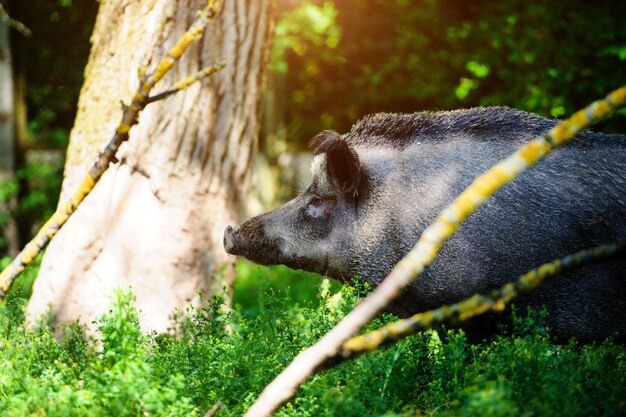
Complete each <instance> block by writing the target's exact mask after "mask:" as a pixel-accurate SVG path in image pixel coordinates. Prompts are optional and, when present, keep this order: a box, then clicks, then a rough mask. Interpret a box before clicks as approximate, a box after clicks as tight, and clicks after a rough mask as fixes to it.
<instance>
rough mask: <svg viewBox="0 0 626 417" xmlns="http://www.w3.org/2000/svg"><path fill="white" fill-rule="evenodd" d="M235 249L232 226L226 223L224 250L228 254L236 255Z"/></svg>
mask: <svg viewBox="0 0 626 417" xmlns="http://www.w3.org/2000/svg"><path fill="white" fill-rule="evenodd" d="M234 249H235V236H234V233H233V227H232V226H230V225H228V226H226V230H224V250H225V251H226V253H228V254H230V255H237V254H236V253H235V251H234Z"/></svg>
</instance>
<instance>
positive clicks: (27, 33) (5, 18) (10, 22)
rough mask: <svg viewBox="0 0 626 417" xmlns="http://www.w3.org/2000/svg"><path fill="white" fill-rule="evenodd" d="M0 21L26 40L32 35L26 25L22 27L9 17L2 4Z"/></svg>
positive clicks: (21, 24) (0, 6)
mask: <svg viewBox="0 0 626 417" xmlns="http://www.w3.org/2000/svg"><path fill="white" fill-rule="evenodd" d="M0 20H2V21H3V22H4V23H5V24H6V25H7V26H9V27H12V28H13V29H15V30H17V31H18V32H20V33H21V34H22V35H24V36H26V37H27V38H29V37H30V36H31V35H32V34H33V32H32V31H31V30H30V29H29V28H27V27H26V25H24V24H23V23H22V22H20V21H17V20H15V19H13V18H12V17H11V16H9V14H8V13H7V11H6V10H5V9H4V6H3V5H2V4H0Z"/></svg>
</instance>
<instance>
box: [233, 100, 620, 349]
mask: <svg viewBox="0 0 626 417" xmlns="http://www.w3.org/2000/svg"><path fill="white" fill-rule="evenodd" d="M555 123H556V122H555V121H552V120H547V119H544V118H541V117H538V116H536V115H532V114H529V113H524V112H521V111H517V110H513V109H509V108H505V107H487V108H475V109H468V110H455V111H448V112H424V113H414V114H385V113H382V114H375V115H371V116H368V117H365V118H364V119H362V120H361V121H359V122H358V123H356V124H355V125H354V127H353V128H352V129H351V130H350V132H348V133H347V134H345V135H342V136H340V135H339V134H337V133H335V132H332V131H325V132H322V133H320V134H319V135H318V136H317V137H316V138H314V141H313V145H314V146H315V155H316V156H315V160H314V163H313V170H314V172H313V174H314V177H313V182H312V184H311V186H310V187H309V188H308V189H307V190H305V191H304V192H303V193H302V194H301V195H300V196H298V197H296V198H295V199H294V200H292V201H290V202H289V203H287V204H286V205H284V206H283V207H280V208H279V209H277V210H275V211H273V212H271V213H266V214H264V215H261V216H258V217H255V218H254V222H251V221H248V222H246V223H244V224H243V225H242V226H241V228H240V229H237V230H234V231H232V230H227V233H226V234H225V244H226V243H228V245H227V247H228V248H229V252H230V253H236V254H242V255H244V256H246V257H247V258H249V259H252V260H254V261H257V262H260V263H264V264H272V263H284V264H286V265H288V266H291V267H296V268H304V269H307V270H310V271H314V272H318V273H322V274H326V275H328V276H331V277H334V278H337V279H340V280H344V279H349V278H351V277H352V276H354V275H357V276H359V277H361V278H362V279H363V280H365V281H367V282H369V283H370V284H371V285H373V286H376V285H378V284H379V283H380V282H381V281H382V280H383V279H384V277H385V276H386V275H387V274H388V273H389V271H390V270H391V269H392V268H393V266H394V265H395V264H396V262H398V261H399V260H400V259H401V258H402V257H403V256H404V255H405V254H406V253H407V252H408V251H409V250H410V249H411V248H412V247H413V246H414V245H415V243H416V242H417V240H418V238H419V236H420V235H421V233H422V231H423V230H424V228H426V227H427V226H428V224H430V223H431V222H432V221H433V220H434V219H435V217H436V215H437V213H439V212H440V211H441V210H442V209H443V208H444V207H445V206H447V205H448V204H449V203H451V202H452V200H453V198H454V197H455V196H456V195H458V194H459V193H460V192H461V191H462V190H463V189H464V188H465V187H467V186H468V185H469V184H470V183H471V181H472V180H473V179H474V178H476V177H477V176H478V175H480V174H481V173H482V172H483V171H485V170H486V169H488V168H489V167H491V166H493V165H494V164H495V163H497V162H498V161H499V160H501V159H502V158H504V157H506V156H508V155H510V154H511V153H512V152H514V151H515V150H516V149H517V148H519V147H520V146H521V145H522V144H523V143H526V142H528V141H530V140H531V139H533V138H534V137H536V136H537V135H539V134H540V133H542V132H544V131H546V130H547V129H550V128H551V127H553V126H554V125H555ZM625 167H626V136H623V135H604V134H598V133H592V132H589V131H586V132H583V133H581V134H580V135H579V137H577V138H576V139H575V140H574V141H573V142H572V143H571V144H568V145H567V146H565V147H563V148H561V149H558V150H556V151H555V152H554V153H553V154H551V155H550V156H548V157H547V158H546V160H545V161H543V162H541V163H540V164H539V165H538V166H536V167H534V168H532V169H531V170H530V171H528V172H526V173H524V174H522V175H521V176H520V177H519V178H518V179H517V180H515V181H514V182H512V183H511V184H508V185H507V186H505V187H504V188H503V189H501V190H500V191H498V192H497V193H496V195H495V196H494V197H493V198H492V199H490V200H488V201H487V202H486V204H485V205H484V206H483V207H482V208H481V209H480V210H478V212H476V213H475V214H474V215H472V216H470V218H469V219H468V220H467V221H466V223H465V224H464V225H463V226H462V227H461V229H460V230H459V232H458V233H457V234H456V235H455V236H453V237H452V238H451V239H450V240H449V241H448V242H447V243H446V244H445V245H444V247H443V248H442V250H441V252H440V254H439V255H438V257H437V259H436V260H435V261H434V262H433V264H432V265H430V266H429V267H428V268H427V270H426V272H425V273H424V275H423V276H422V277H420V278H419V279H418V280H416V281H415V282H414V283H413V284H412V285H411V286H410V287H409V288H408V289H407V290H406V291H405V293H404V294H403V295H402V296H401V297H400V299H398V300H397V301H396V302H395V303H394V305H393V306H392V307H391V311H393V312H395V313H397V314H399V315H402V316H406V315H408V314H413V313H416V312H420V311H425V310H428V309H431V308H435V307H439V306H441V305H443V304H449V303H452V302H457V301H459V300H461V299H463V298H467V297H469V296H471V295H473V294H475V293H477V292H485V291H488V290H490V289H492V288H495V287H497V286H500V285H502V284H504V283H505V282H507V281H511V280H513V279H515V278H516V277H518V276H519V275H521V274H523V273H525V272H527V271H528V270H530V269H532V268H534V267H536V266H538V265H540V264H542V263H545V262H548V261H550V260H552V259H554V258H557V257H561V256H564V255H567V254H570V253H573V252H576V251H578V250H581V249H584V248H587V247H591V246H595V245H598V244H601V243H608V242H611V241H617V240H626V168H625ZM251 225H255V228H256V227H260V228H262V230H263V239H255V238H254V236H256V234H255V233H248V232H246V229H247V228H248V227H250V226H251ZM242 236H247V237H248V238H247V239H242V238H241V237H242ZM235 241H236V242H235ZM233 242H235V243H236V245H235V244H234V243H233ZM268 242H269V243H268ZM270 243H271V244H270ZM516 304H517V305H518V306H520V307H522V308H525V306H531V307H535V308H541V306H543V305H545V306H547V308H548V325H549V326H550V327H551V330H552V334H553V335H554V336H557V337H559V338H561V339H567V338H569V337H572V336H574V337H577V338H579V339H583V340H598V339H602V338H605V337H607V336H609V335H611V334H613V333H614V332H615V333H618V335H620V336H621V337H625V336H626V259H623V258H622V259H616V260H612V261H609V262H604V263H602V264H597V265H589V266H585V267H583V268H580V269H578V270H576V271H573V272H569V273H567V274H564V275H563V276H561V277H558V278H553V279H550V280H548V281H547V282H546V283H544V284H543V285H542V286H541V287H540V288H539V289H537V290H536V291H535V292H533V293H530V294H528V295H526V296H524V297H522V298H520V299H519V300H518V301H517V303H516ZM495 322H496V320H494V319H493V318H491V317H488V318H486V319H485V318H479V319H478V320H473V321H472V323H470V325H469V328H470V330H471V332H472V333H473V334H474V335H482V334H486V333H489V332H491V331H493V327H494V326H493V325H494V323H495Z"/></svg>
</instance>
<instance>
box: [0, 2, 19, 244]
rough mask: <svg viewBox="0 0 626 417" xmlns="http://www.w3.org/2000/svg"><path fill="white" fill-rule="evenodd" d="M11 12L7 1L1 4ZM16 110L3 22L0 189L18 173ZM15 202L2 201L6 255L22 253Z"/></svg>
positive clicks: (0, 25)
mask: <svg viewBox="0 0 626 417" xmlns="http://www.w3.org/2000/svg"><path fill="white" fill-rule="evenodd" d="M0 4H2V5H3V6H4V8H5V10H6V9H7V8H8V7H7V6H8V0H2V1H0ZM14 115H15V113H14V110H13V70H12V64H11V47H10V44H9V28H8V27H7V25H6V24H5V23H4V22H3V21H2V20H0V187H1V186H2V184H3V183H4V182H5V181H7V180H9V179H10V178H12V177H13V175H14V170H15V123H14V120H15V118H14ZM14 204H15V201H14V199H13V198H11V199H9V200H8V201H3V199H2V197H0V234H2V236H3V238H4V240H5V244H6V249H7V252H8V253H9V254H11V255H15V254H16V253H17V251H18V250H19V248H18V246H19V242H18V238H17V227H16V225H15V221H14V220H13V219H12V217H11V209H12V208H13V207H12V206H14Z"/></svg>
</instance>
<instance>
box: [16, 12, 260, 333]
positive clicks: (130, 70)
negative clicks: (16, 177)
mask: <svg viewBox="0 0 626 417" xmlns="http://www.w3.org/2000/svg"><path fill="white" fill-rule="evenodd" d="M203 5H204V0H167V1H156V0H142V1H137V0H135V1H129V0H101V2H100V10H99V14H98V18H97V21H96V27H95V29H94V35H93V37H92V44H93V46H92V50H91V55H90V58H89V63H88V65H87V68H86V71H85V83H84V85H83V89H82V92H81V96H80V99H79V106H78V114H77V118H76V122H75V125H74V128H73V130H72V133H71V136H70V146H69V148H68V151H67V162H66V167H65V179H64V183H63V190H62V194H61V201H65V199H66V198H67V196H68V195H69V194H71V193H72V192H73V190H74V189H75V188H76V187H77V185H78V183H79V182H80V181H81V180H82V176H83V174H84V172H85V171H86V170H87V169H88V168H89V166H90V165H91V164H92V163H93V161H94V160H95V158H96V156H97V154H98V152H99V151H100V150H101V149H102V148H103V147H104V145H105V143H106V142H107V141H108V140H109V138H110V136H111V134H112V132H113V130H114V129H115V127H116V124H117V122H118V121H119V118H120V117H121V111H120V107H119V106H120V104H119V103H120V100H129V99H130V97H131V94H132V92H133V91H134V90H135V89H136V87H137V82H138V81H137V68H138V67H139V66H140V65H142V64H145V63H146V62H147V63H149V64H150V65H154V64H155V63H156V62H157V60H158V58H159V57H160V56H162V55H163V54H164V53H165V52H166V51H167V50H168V49H169V48H170V47H171V46H172V44H173V43H174V42H175V41H176V39H177V38H178V37H179V36H180V35H181V34H182V33H183V32H184V31H185V30H186V29H187V27H188V25H189V24H190V23H191V22H192V21H193V20H194V17H195V12H196V11H197V10H199V9H200V7H201V6H203ZM271 9H272V2H271V1H270V0H262V1H251V0H248V1H246V0H226V1H225V3H224V8H223V11H222V13H221V14H220V15H219V16H218V18H217V19H216V20H215V21H214V22H213V23H212V24H211V27H210V28H209V29H208V30H207V33H206V34H205V36H204V38H203V39H202V40H201V41H200V45H195V46H194V47H192V48H191V49H190V50H189V51H188V52H187V53H186V54H185V55H184V56H183V58H182V60H181V61H180V62H179V63H178V64H176V66H175V67H174V68H173V69H172V71H171V72H170V73H169V74H168V76H167V77H166V78H165V79H164V80H163V81H162V83H161V84H160V87H161V88H159V87H157V88H155V92H158V91H160V90H162V89H165V88H167V87H169V86H170V85H172V84H174V83H175V82H176V81H177V80H179V79H180V78H183V77H184V76H186V75H191V74H192V73H194V72H195V71H197V70H199V69H201V68H203V67H205V66H207V65H210V64H213V63H217V62H218V61H220V60H222V59H224V60H226V62H227V67H226V68H225V69H224V70H223V71H222V72H221V73H218V74H217V75H215V76H214V77H213V78H210V79H209V80H206V81H204V82H202V83H201V84H200V83H199V84H197V85H195V86H192V87H190V88H189V89H187V90H185V91H184V92H182V93H179V94H176V95H174V96H172V97H170V98H168V99H167V100H165V101H163V102H157V103H154V104H151V105H150V106H148V107H147V108H146V110H145V111H144V112H143V113H142V115H141V117H140V121H139V124H138V125H137V126H135V127H134V128H133V129H132V131H131V134H130V140H129V141H128V143H126V144H124V145H123V146H122V148H121V149H120V152H119V160H120V162H119V163H117V164H115V165H113V166H111V167H110V168H109V170H108V171H107V172H106V173H105V174H104V176H103V177H102V179H101V180H100V182H99V183H98V185H97V186H96V188H95V189H94V191H93V192H92V194H91V195H89V196H88V197H87V199H86V200H85V202H84V203H83V206H81V207H80V208H79V210H78V211H77V212H76V213H75V214H74V216H73V217H72V218H70V220H69V221H68V223H67V224H66V225H65V227H64V228H63V229H62V230H61V231H60V232H59V234H58V235H57V237H56V238H55V239H54V240H53V241H52V242H51V244H50V246H49V248H48V250H47V251H46V254H45V256H44V260H43V263H42V266H41V272H40V274H39V277H38V279H37V281H36V283H35V286H34V289H33V296H32V298H31V301H30V304H29V306H28V309H27V315H28V317H29V318H30V319H31V320H32V319H34V318H36V317H38V316H39V315H40V314H41V313H43V312H45V311H46V310H47V309H48V306H50V305H51V306H52V313H53V317H54V319H55V321H57V322H70V321H74V320H76V319H77V318H79V317H80V319H81V322H83V323H90V322H91V321H92V320H94V319H95V318H97V317H98V316H99V315H101V314H102V313H103V312H105V311H107V310H108V308H109V306H110V304H111V302H112V299H113V291H114V289H115V288H120V287H121V288H127V287H129V286H130V287H132V289H133V291H134V292H135V294H136V295H137V305H138V307H139V308H140V309H141V311H142V316H141V323H142V327H143V328H144V329H145V330H156V331H164V330H166V329H167V327H168V324H169V320H168V318H169V316H170V315H171V313H172V312H173V310H174V309H175V308H180V309H183V308H185V307H186V306H188V305H189V304H196V303H197V302H198V296H197V291H199V290H202V291H204V292H205V293H207V292H208V293H210V294H214V293H218V294H223V291H224V288H226V289H227V293H226V295H228V289H229V288H230V287H231V284H232V282H231V277H232V276H233V275H232V273H231V274H229V273H225V272H224V271H223V270H221V269H220V267H221V265H224V264H227V263H228V261H229V260H228V259H227V255H226V254H225V253H224V251H223V249H222V236H223V230H224V227H225V226H226V225H227V224H229V223H231V222H233V221H236V220H237V217H239V215H240V214H241V212H242V210H243V206H244V204H243V203H244V200H245V195H246V187H247V182H248V171H249V170H248V167H249V165H250V161H251V158H252V156H253V155H254V153H255V151H256V149H257V142H258V138H257V132H258V113H259V105H260V102H261V96H262V92H263V82H264V78H265V76H264V74H265V68H266V65H265V64H266V60H267V51H268V46H269V44H268V40H269V33H270V26H271V25H270V22H271ZM231 262H232V260H231Z"/></svg>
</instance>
